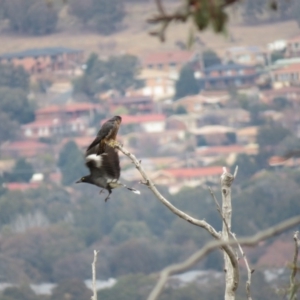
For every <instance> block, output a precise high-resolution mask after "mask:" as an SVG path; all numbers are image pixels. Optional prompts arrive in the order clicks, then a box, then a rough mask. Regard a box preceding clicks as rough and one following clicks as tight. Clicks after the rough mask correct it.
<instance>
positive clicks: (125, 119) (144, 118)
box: [101, 114, 166, 125]
mask: <svg viewBox="0 0 300 300" xmlns="http://www.w3.org/2000/svg"><path fill="white" fill-rule="evenodd" d="M121 117H122V124H124V125H125V124H137V123H147V122H159V121H165V120H166V116H165V115H163V114H151V115H136V116H129V115H125V116H124V115H123V116H121ZM106 121H107V119H106V120H102V121H101V125H102V124H103V123H104V122H106Z"/></svg>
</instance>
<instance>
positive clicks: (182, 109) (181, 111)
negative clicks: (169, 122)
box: [175, 105, 188, 115]
mask: <svg viewBox="0 0 300 300" xmlns="http://www.w3.org/2000/svg"><path fill="white" fill-rule="evenodd" d="M187 113H188V112H187V110H186V109H185V107H184V106H182V105H178V106H177V107H176V110H175V114H177V115H186V114H187Z"/></svg>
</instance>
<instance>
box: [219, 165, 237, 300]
mask: <svg viewBox="0 0 300 300" xmlns="http://www.w3.org/2000/svg"><path fill="white" fill-rule="evenodd" d="M236 173H237V168H236V170H235V175H236ZM234 178H235V176H234V175H232V174H230V173H228V172H227V170H226V168H225V167H224V168H223V174H222V176H221V190H222V213H221V215H222V219H223V228H222V240H224V241H228V240H229V237H230V233H231V218H232V205H231V185H232V183H233V180H234ZM224 263H225V264H224V266H225V267H224V268H225V300H234V299H235V290H236V288H235V287H236V285H237V283H236V282H235V278H234V272H235V270H234V268H235V266H233V265H232V264H231V261H230V258H229V257H228V255H227V253H226V252H224ZM237 268H238V266H237Z"/></svg>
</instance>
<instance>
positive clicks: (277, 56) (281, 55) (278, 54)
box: [271, 51, 284, 63]
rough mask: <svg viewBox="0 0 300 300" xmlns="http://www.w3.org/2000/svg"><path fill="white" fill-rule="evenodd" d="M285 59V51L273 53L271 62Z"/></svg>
mask: <svg viewBox="0 0 300 300" xmlns="http://www.w3.org/2000/svg"><path fill="white" fill-rule="evenodd" d="M283 58H284V51H273V52H272V53H271V62H272V63H274V62H275V61H276V60H278V59H283Z"/></svg>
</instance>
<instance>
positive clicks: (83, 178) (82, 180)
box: [75, 176, 89, 183]
mask: <svg viewBox="0 0 300 300" xmlns="http://www.w3.org/2000/svg"><path fill="white" fill-rule="evenodd" d="M80 182H89V178H88V177H87V176H86V177H81V178H80V179H79V180H77V181H76V182H75V183H80Z"/></svg>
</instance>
